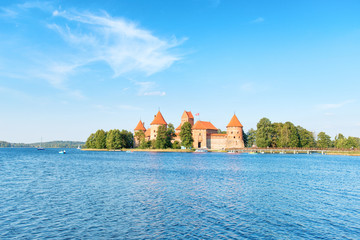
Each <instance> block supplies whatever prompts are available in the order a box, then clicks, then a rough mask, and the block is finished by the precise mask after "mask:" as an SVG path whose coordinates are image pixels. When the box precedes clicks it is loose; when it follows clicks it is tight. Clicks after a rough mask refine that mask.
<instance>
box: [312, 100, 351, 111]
mask: <svg viewBox="0 0 360 240" xmlns="http://www.w3.org/2000/svg"><path fill="white" fill-rule="evenodd" d="M353 102H355V100H347V101H343V102H340V103H327V104H319V105H317V107H318V108H320V109H323V110H328V109H337V108H342V107H344V106H345V105H348V104H350V103H353Z"/></svg>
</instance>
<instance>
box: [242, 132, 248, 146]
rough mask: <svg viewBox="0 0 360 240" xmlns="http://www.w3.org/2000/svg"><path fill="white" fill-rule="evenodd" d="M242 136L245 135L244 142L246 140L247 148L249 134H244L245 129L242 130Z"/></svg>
mask: <svg viewBox="0 0 360 240" xmlns="http://www.w3.org/2000/svg"><path fill="white" fill-rule="evenodd" d="M242 135H243V140H244V146H247V142H248V136H247V134H246V133H245V132H244V129H242Z"/></svg>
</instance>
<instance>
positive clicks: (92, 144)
mask: <svg viewBox="0 0 360 240" xmlns="http://www.w3.org/2000/svg"><path fill="white" fill-rule="evenodd" d="M85 148H96V144H95V134H94V133H92V134H90V136H89V137H88V139H87V140H86V143H85Z"/></svg>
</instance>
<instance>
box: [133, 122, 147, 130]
mask: <svg viewBox="0 0 360 240" xmlns="http://www.w3.org/2000/svg"><path fill="white" fill-rule="evenodd" d="M134 130H135V131H137V130H143V131H146V128H145V127H144V123H143V122H141V120H140V121H139V123H138V124H137V126H136V128H135V129H134Z"/></svg>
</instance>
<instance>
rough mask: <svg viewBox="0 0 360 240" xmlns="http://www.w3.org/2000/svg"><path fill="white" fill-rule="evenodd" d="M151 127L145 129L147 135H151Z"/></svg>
mask: <svg viewBox="0 0 360 240" xmlns="http://www.w3.org/2000/svg"><path fill="white" fill-rule="evenodd" d="M150 131H151V129H150V128H148V129H147V130H146V131H145V137H150V134H151V132H150Z"/></svg>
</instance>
